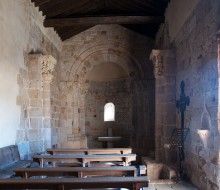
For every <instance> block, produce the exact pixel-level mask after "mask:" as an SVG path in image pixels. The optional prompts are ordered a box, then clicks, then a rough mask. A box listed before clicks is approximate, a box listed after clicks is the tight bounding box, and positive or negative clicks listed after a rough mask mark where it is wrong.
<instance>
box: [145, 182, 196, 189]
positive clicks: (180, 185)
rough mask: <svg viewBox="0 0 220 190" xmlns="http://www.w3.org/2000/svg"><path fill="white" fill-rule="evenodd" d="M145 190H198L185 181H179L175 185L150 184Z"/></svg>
mask: <svg viewBox="0 0 220 190" xmlns="http://www.w3.org/2000/svg"><path fill="white" fill-rule="evenodd" d="M144 190H198V189H197V188H195V187H193V186H192V185H191V184H189V183H186V182H184V181H179V182H178V183H175V184H150V185H149V187H148V188H144Z"/></svg>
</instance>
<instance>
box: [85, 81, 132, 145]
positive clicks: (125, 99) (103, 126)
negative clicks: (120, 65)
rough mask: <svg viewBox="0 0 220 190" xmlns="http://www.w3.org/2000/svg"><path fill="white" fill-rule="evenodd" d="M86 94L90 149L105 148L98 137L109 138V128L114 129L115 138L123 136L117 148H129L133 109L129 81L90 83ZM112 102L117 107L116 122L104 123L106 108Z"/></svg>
mask: <svg viewBox="0 0 220 190" xmlns="http://www.w3.org/2000/svg"><path fill="white" fill-rule="evenodd" d="M88 83H89V88H88V92H87V94H86V101H85V104H86V110H85V124H86V136H87V138H88V147H89V148H94V147H100V148H101V147H104V145H103V144H102V143H103V142H100V141H97V137H98V136H107V130H108V127H111V128H112V133H113V136H121V137H123V139H122V140H121V141H120V142H115V143H114V145H115V146H116V147H128V146H129V145H130V143H129V136H130V129H131V126H130V125H131V109H129V106H130V93H129V81H110V82H105V81H103V82H97V81H88ZM108 102H112V103H113V104H114V105H115V121H113V122H104V106H105V104H106V103H108Z"/></svg>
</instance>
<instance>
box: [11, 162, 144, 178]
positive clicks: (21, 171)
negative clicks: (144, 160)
mask: <svg viewBox="0 0 220 190" xmlns="http://www.w3.org/2000/svg"><path fill="white" fill-rule="evenodd" d="M14 172H15V175H16V176H20V177H22V178H30V177H33V176H47V177H51V176H56V177H60V176H74V177H85V176H140V175H146V166H144V165H141V166H115V167H53V168H17V169H15V170H14Z"/></svg>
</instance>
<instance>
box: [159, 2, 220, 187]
mask: <svg viewBox="0 0 220 190" xmlns="http://www.w3.org/2000/svg"><path fill="white" fill-rule="evenodd" d="M194 2H196V1H194ZM171 4H172V3H171ZM173 5H174V3H173V4H172V6H173ZM195 5H196V6H195V8H194V9H193V10H192V11H191V14H190V15H189V16H188V18H187V19H186V21H185V23H184V24H183V25H182V27H181V30H179V32H178V33H177V32H176V35H175V36H173V35H174V31H169V29H170V28H168V25H170V26H171V25H172V24H171V23H173V22H174V20H173V19H172V18H169V17H167V18H166V23H165V24H164V25H163V31H164V32H163V33H161V32H160V33H158V36H157V44H156V46H157V47H158V48H159V47H170V46H171V43H172V46H173V47H175V48H174V51H175V60H176V92H177V93H176V97H179V95H180V89H179V85H180V82H181V81H182V80H184V82H185V85H186V87H185V94H186V95H187V96H189V97H190V105H189V106H188V107H187V109H186V113H185V127H189V128H190V132H189V134H188V136H187V138H186V141H185V153H186V155H185V156H186V159H185V161H184V162H183V167H184V172H183V175H184V176H185V177H186V178H188V179H189V180H191V182H192V183H193V184H194V185H196V186H197V187H198V188H199V189H201V190H206V189H219V188H220V183H219V174H220V170H219V168H220V167H219V147H220V141H218V140H219V127H218V126H219V124H218V121H219V114H218V110H219V100H218V93H219V74H218V70H219V69H218V67H219V65H218V53H217V51H218V44H217V39H216V33H217V31H218V29H219V28H218V27H219V24H220V21H219V19H218V15H219V11H220V2H219V1H215V0H207V1H197V2H196V3H195ZM170 6H171V5H170ZM167 11H168V12H167V13H166V15H172V13H171V12H169V11H172V8H168V9H167ZM176 19H178V17H176ZM169 23H170V24H169ZM169 35H172V36H171V39H172V40H173V41H169V40H170V39H169ZM168 41H169V43H168ZM171 113H173V114H175V111H172V112H171ZM171 113H170V114H171ZM176 118H177V123H176V124H177V127H180V115H179V114H177V115H176ZM201 129H207V130H208V133H206V134H205V135H204V134H202V133H200V132H199V131H200V130H201ZM217 139H218V140H217ZM156 151H157V150H156Z"/></svg>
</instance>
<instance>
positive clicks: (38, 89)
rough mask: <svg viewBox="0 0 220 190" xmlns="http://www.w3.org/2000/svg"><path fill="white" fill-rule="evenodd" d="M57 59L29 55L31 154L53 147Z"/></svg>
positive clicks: (47, 56) (28, 133)
mask: <svg viewBox="0 0 220 190" xmlns="http://www.w3.org/2000/svg"><path fill="white" fill-rule="evenodd" d="M55 64H56V60H55V59H54V58H53V57H52V56H50V55H41V54H30V55H28V63H27V67H28V76H29V89H28V91H29V106H28V108H27V118H28V120H29V128H28V129H27V132H26V133H27V136H28V139H27V140H28V141H29V147H30V154H34V153H37V152H41V151H44V150H45V149H46V148H49V147H51V136H52V134H51V127H52V123H51V117H52V116H51V89H50V86H51V82H52V78H53V71H54V67H55Z"/></svg>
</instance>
